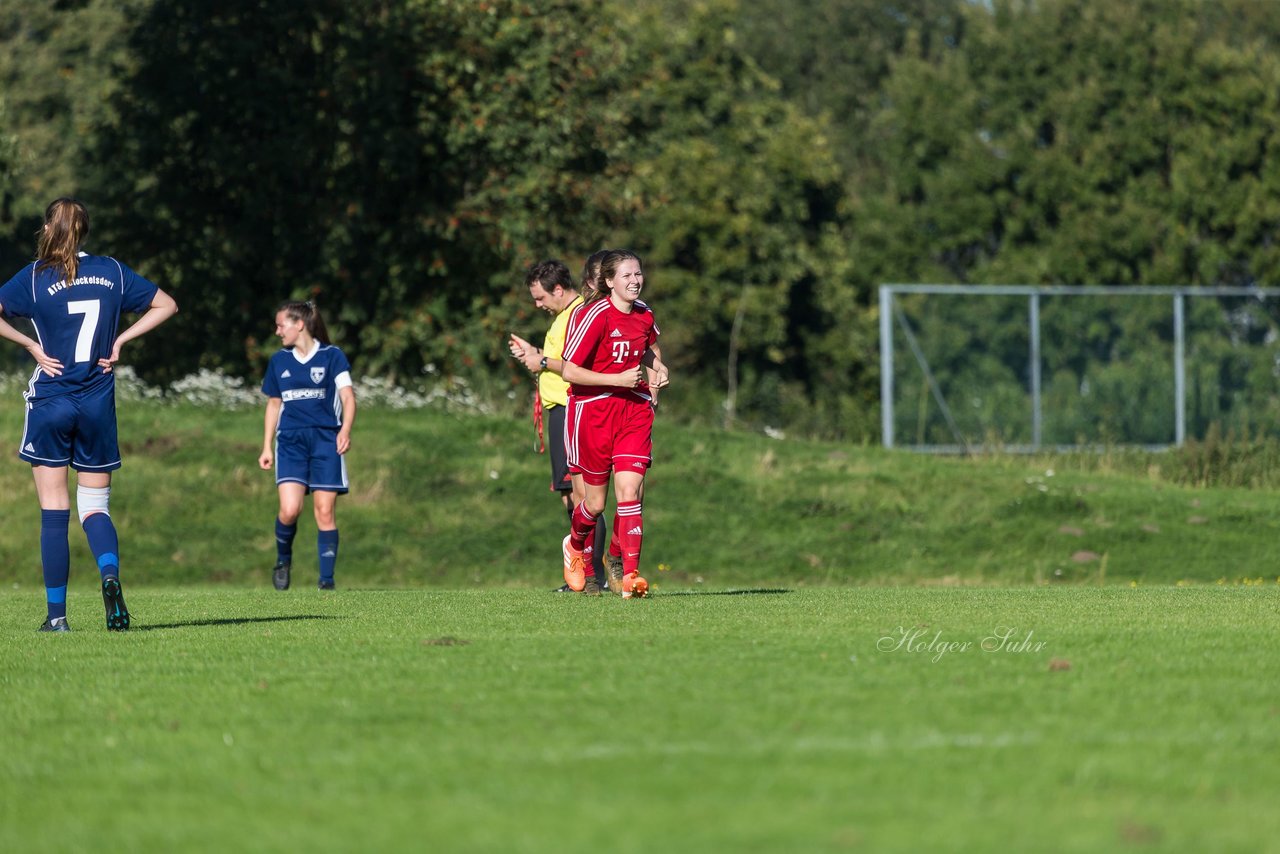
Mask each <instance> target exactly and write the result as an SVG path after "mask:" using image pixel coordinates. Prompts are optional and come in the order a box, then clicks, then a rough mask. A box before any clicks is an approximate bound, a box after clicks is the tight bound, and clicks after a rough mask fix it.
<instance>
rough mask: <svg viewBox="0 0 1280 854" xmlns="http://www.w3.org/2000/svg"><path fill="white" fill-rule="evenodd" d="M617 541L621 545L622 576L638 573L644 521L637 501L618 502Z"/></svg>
mask: <svg viewBox="0 0 1280 854" xmlns="http://www.w3.org/2000/svg"><path fill="white" fill-rule="evenodd" d="M617 530H618V531H619V534H618V539H619V540H620V541H621V543H622V574H623V575H630V574H631V573H633V572H639V571H640V549H641V547H642V546H643V545H644V519H643V518H642V516H641V512H640V502H639V501H619V502H618V525H617Z"/></svg>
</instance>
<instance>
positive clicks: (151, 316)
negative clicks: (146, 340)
mask: <svg viewBox="0 0 1280 854" xmlns="http://www.w3.org/2000/svg"><path fill="white" fill-rule="evenodd" d="M177 313H178V303H177V302H175V301H174V299H173V297H171V296H169V295H168V294H166V293H165V292H164V291H162V290H158V289H157V290H156V295H155V296H154V297H152V298H151V305H150V307H148V308H147V311H146V313H145V314H143V315H142V317H139V318H138V320H137V321H136V322H135V323H133V324H132V325H131V326H130V327H129V328H128V329H126V330H125V331H124V332H121V333H120V335H119V336H117V337H116V343H115V344H114V345H113V346H112V347H111V355H110V356H108V357H107V358H105V359H99V360H98V365H99V366H100V367H101V368H102V372H103V373H104V374H106V373H110V372H111V370H112V369H113V368H114V367H115V364H116V362H118V361H120V348H121V347H123V346H124V345H125V344H127V343H128V342H130V341H132V340H133V339H135V338H138V337H140V336H142V335H145V334H147V333H148V332H150V331H151V330H152V329H155V328H156V327H157V326H159V325H160V324H162V323H164V322H165V321H166V320H168V319H169V318H171V317H173V316H174V315H175V314H177Z"/></svg>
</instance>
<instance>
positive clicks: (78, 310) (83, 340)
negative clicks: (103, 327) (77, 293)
mask: <svg viewBox="0 0 1280 854" xmlns="http://www.w3.org/2000/svg"><path fill="white" fill-rule="evenodd" d="M101 311H102V304H101V303H100V302H99V301H98V300H96V299H82V300H72V301H71V302H69V303H67V314H83V315H84V320H82V321H81V322H80V334H79V335H77V336H76V361H77V362H87V361H89V359H90V358H91V357H92V355H93V333H94V332H95V331H96V330H97V329H98V314H99V313H100V312H101Z"/></svg>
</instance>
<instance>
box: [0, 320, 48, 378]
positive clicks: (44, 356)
mask: <svg viewBox="0 0 1280 854" xmlns="http://www.w3.org/2000/svg"><path fill="white" fill-rule="evenodd" d="M3 311H4V307H3V306H0V312H3ZM0 338H4V339H5V340H7V341H12V342H13V343H15V344H17V345H19V346H21V347H22V348H23V349H24V350H26V351H27V352H28V353H30V354H31V358H33V359H35V360H36V364H37V365H39V366H40V370H42V371H44V372H45V373H46V374H48V375H49V376H51V377H56V376H60V375H61V374H62V363H61V362H59V361H58V360H57V359H55V358H53V357H52V356H50V355H49V354H48V353H46V352H45V351H44V348H42V347H41V346H40V345H39V343H37V342H36V341H35V340H33V339H32V338H31V336H29V335H23V334H22V333H21V332H19V331H18V330H17V329H15V328H14V327H13V326H12V325H11V324H10V323H9V322H8V321H7V320H5V319H4V318H3V317H0Z"/></svg>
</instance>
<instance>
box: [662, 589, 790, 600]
mask: <svg viewBox="0 0 1280 854" xmlns="http://www.w3.org/2000/svg"><path fill="white" fill-rule="evenodd" d="M790 592H791V591H790V590H788V589H787V588H785V587H748V588H745V589H743V590H672V591H670V592H666V591H664V592H662V593H655V594H653V595H654V596H661V597H662V598H664V599H665V598H666V597H668V596H772V595H775V594H779V593H790Z"/></svg>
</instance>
